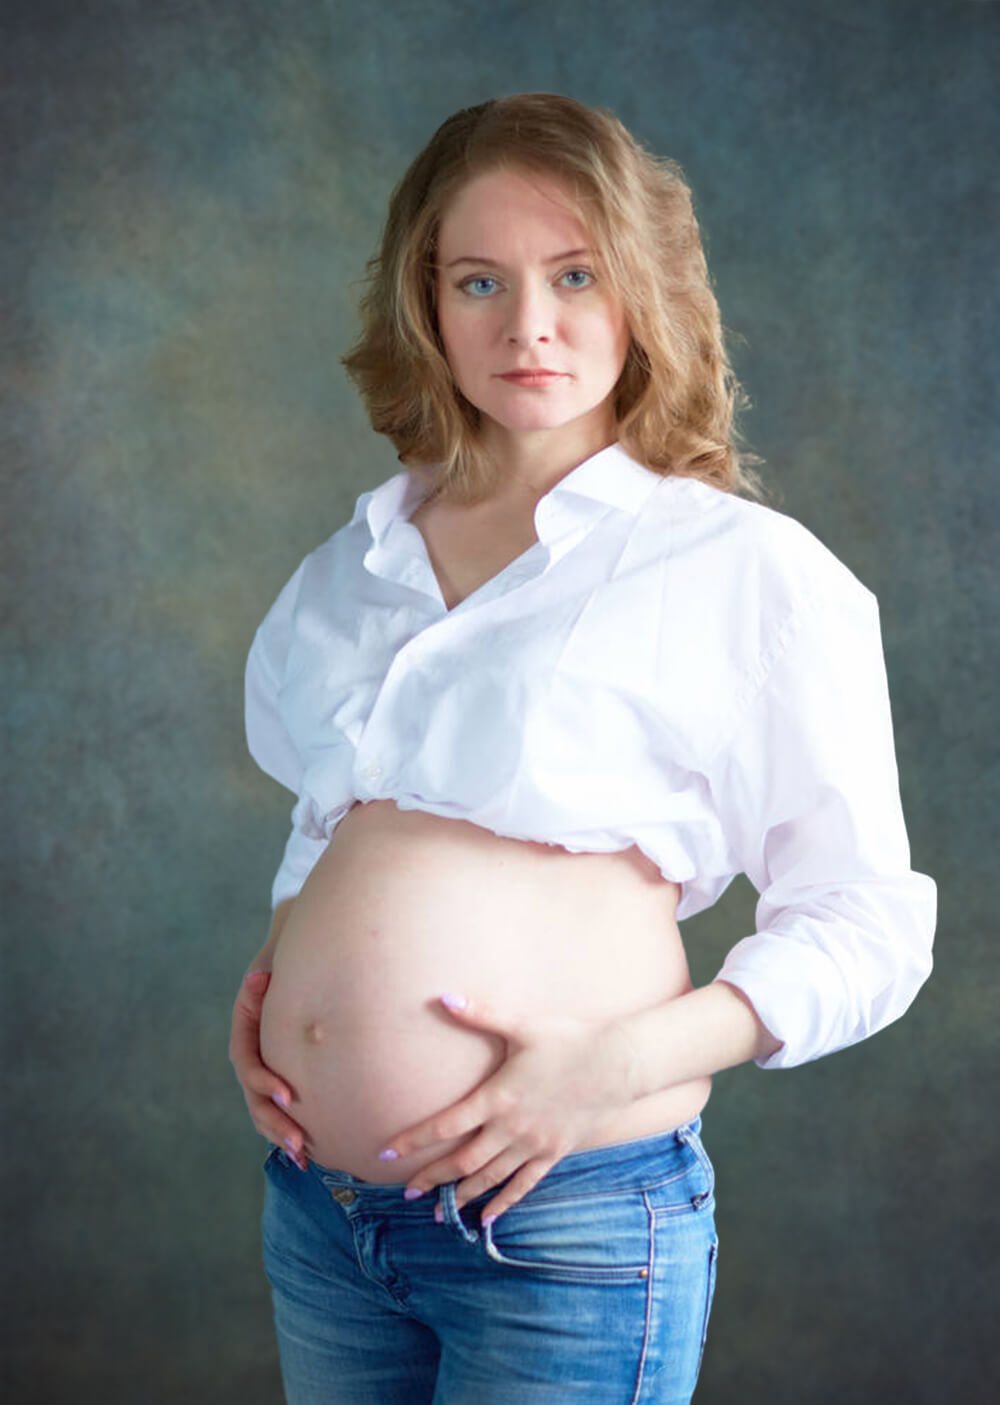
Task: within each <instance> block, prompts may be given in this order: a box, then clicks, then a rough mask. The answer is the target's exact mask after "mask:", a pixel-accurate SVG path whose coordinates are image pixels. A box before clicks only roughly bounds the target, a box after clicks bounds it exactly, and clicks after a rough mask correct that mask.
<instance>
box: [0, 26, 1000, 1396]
mask: <svg viewBox="0 0 1000 1405" xmlns="http://www.w3.org/2000/svg"><path fill="white" fill-rule="evenodd" d="M998 29H1000V6H998V5H997V4H995V3H988V2H987V0H984V2H982V3H977V2H976V0H955V2H954V3H945V0H933V2H929V0H905V3H904V2H902V0H901V3H879V0H840V3H838V4H836V5H832V4H829V3H822V4H821V3H819V0H755V3H750V0H744V2H743V3H740V0H703V2H702V3H697V0H677V3H651V0H646V2H645V3H643V2H640V3H637V4H634V5H632V6H631V7H630V8H628V9H626V10H624V11H622V10H619V9H618V8H617V7H612V6H608V5H607V4H606V3H603V0H579V3H569V0H552V3H548V4H546V5H544V6H540V5H535V4H529V3H523V2H522V0H517V2H516V3H515V0H494V3H493V4H491V5H490V6H488V7H485V8H483V9H482V10H481V11H477V10H476V9H475V8H474V7H471V6H468V5H466V4H462V3H459V0H427V3H426V4H423V5H415V4H406V3H403V0H391V2H390V3H383V4H381V5H378V6H365V5H362V4H361V3H359V0H345V3H340V4H337V3H332V0H326V3H324V0H301V3H295V4H292V3H286V4H281V3H274V0H269V3H264V0H213V3H212V4H204V3H202V4H198V3H194V0H178V3H172V4H169V5H153V4H146V5H142V4H139V3H126V2H125V0H106V3H104V4H96V3H93V0H89V2H88V0H81V2H80V3H76V4H68V3H67V4H62V5H60V4H56V3H51V0H50V3H45V0H41V3H35V4H31V5H28V4H26V3H23V0H8V3H6V4H5V5H4V6H3V10H2V16H0V114H2V115H0V121H2V133H0V136H2V146H0V150H2V153H3V155H2V160H3V172H4V174H3V177H2V194H0V198H2V202H3V219H2V222H0V240H2V262H0V272H2V278H3V302H2V308H0V313H2V315H0V337H2V343H0V352H2V372H3V376H2V385H3V394H4V397H5V402H6V403H5V406H4V408H3V410H2V413H0V435H2V452H0V464H2V472H3V477H4V489H3V503H4V506H3V516H2V533H3V539H2V542H0V547H2V550H0V570H2V572H3V578H4V595H3V601H4V609H3V617H2V618H3V665H2V668H3V672H2V677H3V684H4V692H5V709H4V716H5V742H6V746H5V749H4V752H3V764H4V795H5V804H4V807H3V809H4V843H3V846H2V883H3V888H2V893H0V898H2V913H3V927H4V935H5V951H4V957H3V962H4V970H3V982H2V989H3V996H4V1010H3V1033H4V1059H3V1085H4V1093H5V1100H6V1107H7V1115H6V1118H5V1131H6V1138H5V1142H6V1145H5V1150H4V1156H3V1176H4V1187H5V1189H4V1202H3V1203H4V1211H3V1217H4V1218H3V1239H4V1244H5V1246H6V1254H5V1263H6V1271H5V1273H4V1275H3V1278H4V1298H5V1301H4V1302H3V1304H2V1305H0V1306H2V1311H0V1321H2V1324H3V1326H2V1331H3V1333H4V1336H5V1338H6V1341H5V1343H4V1347H3V1352H2V1357H3V1367H2V1370H3V1372H4V1380H3V1381H2V1382H0V1384H3V1385H6V1386H7V1388H8V1393H7V1396H6V1398H7V1399H10V1400H17V1401H19V1402H20V1401H43V1400H44V1401H52V1400H67V1401H69V1400H74V1401H75V1400H80V1399H87V1398H96V1396H97V1395H98V1394H99V1395H100V1398H101V1399H102V1400H104V1401H107V1402H118V1401H121V1402H134V1401H136V1400H140V1399H141V1400H143V1401H144V1402H148V1405H158V1402H174V1401H176V1400H178V1399H183V1398H191V1399H198V1400H205V1401H213V1402H229V1401H232V1402H234V1403H235V1402H240V1405H257V1402H266V1401H273V1400H276V1399H277V1398H278V1382H277V1373H276V1366H275V1353H274V1347H273V1343H272V1338H271V1329H270V1318H269V1309H268V1303H267V1296H266V1285H265V1282H264V1278H263V1273H262V1271H261V1269H260V1267H259V1261H258V1243H257V1216H258V1212H259V1204H260V1197H261V1193H262V1187H261V1178H260V1172H259V1165H260V1162H261V1161H262V1160H263V1156H264V1151H265V1147H264V1144H263V1142H261V1141H260V1140H259V1139H258V1138H257V1137H256V1136H255V1134H254V1132H253V1130H252V1129H251V1127H250V1126H249V1123H248V1121H247V1119H246V1115H245V1111H244V1107H243V1103H242V1099H241V1097H240V1095H239V1091H238V1089H237V1087H236V1085H235V1083H234V1081H233V1078H232V1074H231V1071H230V1069H229V1066H228V1063H227V1061H226V1053H225V1047H226V1038H227V1032H228V1024H229V1011H230V1006H231V1002H232V998H233V995H234V992H235V989H236V986H237V983H238V981H239V977H240V974H241V972H242V970H243V968H244V966H245V964H246V961H247V959H248V958H249V956H250V955H251V954H252V953H253V952H254V951H256V949H257V948H258V946H259V945H260V943H261V941H262V939H263V935H264V932H265V929H266V925H267V899H268V887H269V883H270V878H271V873H272V870H273V868H274V867H275V865H276V863H277V859H278V855H279V852H280V848H281V845H282V843H283V840H284V835H285V827H286V821H287V814H288V810H289V808H290V803H291V802H290V797H288V796H286V795H285V794H284V793H283V792H281V791H280V790H279V788H278V787H277V786H275V785H274V784H273V783H271V782H269V781H267V780H266V779H265V778H264V777H263V776H261V775H259V774H258V773H257V772H256V771H255V769H254V767H253V765H252V763H251V762H250V761H249V759H248V758H247V756H246V754H245V751H244V743H243V737H242V730H241V729H242V719H241V685H242V667H243V660H244V656H245V652H246V649H247V647H248V645H249V642H250V638H251V636H252V633H253V630H254V628H255V626H256V624H257V622H258V621H259V619H260V617H261V615H262V614H263V612H264V610H265V608H266V607H267V606H268V605H269V604H270V602H271V600H272V598H273V596H274V594H275V593H276V591H277V589H278V587H279V586H280V584H281V583H282V582H283V581H284V580H285V578H286V577H287V575H288V574H289V573H290V572H291V570H292V569H293V567H294V566H295V565H296V564H297V562H298V561H299V559H300V557H301V556H302V555H303V554H304V553H305V552H306V551H307V550H309V549H310V548H312V547H313V546H315V545H316V544H317V543H318V542H319V541H320V540H322V539H323V538H324V537H325V536H326V535H328V534H329V532H330V531H332V530H333V529H334V527H336V526H337V525H339V524H340V523H341V522H342V521H343V520H344V519H345V517H346V516H347V515H348V514H349V512H350V509H351V506H352V504H353V500H354V497H355V495H356V494H357V493H358V492H359V491H361V490H362V489H363V488H365V487H367V486H370V485H372V484H374V483H375V482H377V481H379V480H381V479H382V478H384V477H386V476H388V474H389V473H391V472H393V471H394V470H395V467H396V463H395V459H394V456H393V452H392V449H391V446H390V445H388V444H387V443H385V442H382V441H380V440H378V439H377V438H376V437H375V436H373V435H372V434H371V432H370V430H369V429H368V427H367V424H366V421H365V418H364V414H363V411H362V408H361V406H360V403H359V402H358V401H357V400H356V398H355V396H354V393H353V391H352V390H351V388H350V387H349V385H348V383H347V381H346V379H345V378H344V376H343V373H342V370H341V368H340V367H339V365H338V362H337V358H338V356H339V355H340V354H342V353H343V352H344V351H345V350H346V349H347V347H348V345H349V344H350V342H351V340H352V339H353V336H354V333H355V320H354V317H355V313H354V308H355V305H356V300H357V294H358V280H359V279H360V278H361V276H362V274H363V268H364V261H365V259H366V258H367V257H368V255H369V254H370V253H371V252H372V251H373V248H374V245H375V241H376V238H377V235H378V231H379V227H380V222H381V219H382V217H383V214H384V210H385V205H386V200H387V197H388V194H389V191H390V189H391V187H392V185H393V184H394V183H395V181H396V180H397V179H398V178H399V176H400V175H401V174H402V171H403V170H404V168H405V166H406V164H407V162H408V161H409V159H410V158H411V157H412V156H413V155H414V154H415V152H416V150H417V149H418V148H419V146H420V145H421V144H422V143H423V142H424V141H425V140H426V139H427V137H428V136H429V135H430V133H431V131H432V130H433V129H434V127H435V126H436V125H437V124H438V123H439V122H440V121H441V120H443V118H444V117H446V116H447V115H448V114H449V113H451V112H452V111H454V110H455V109H456V108H458V107H460V106H462V105H465V104H469V103H474V102H478V101H481V100H482V99H484V98H486V97H488V96H492V95H495V94H498V93H503V92H516V91H524V90H536V89H547V90H555V91H560V92H564V93H568V94H570V95H572V96H574V97H576V98H579V99H581V100H582V101H584V102H587V103H592V104H604V105H607V106H610V107H611V108H612V109H613V110H615V111H616V112H617V113H618V114H619V115H620V116H621V117H622V118H623V120H624V121H625V122H626V123H627V124H628V125H629V126H630V127H631V128H632V130H633V131H634V132H635V133H636V134H637V135H638V136H639V137H640V138H641V139H642V140H643V141H644V142H645V143H646V144H647V145H648V146H650V147H651V148H652V149H654V150H655V151H657V152H660V153H663V154H666V155H669V156H672V157H674V158H675V159H676V160H678V161H679V162H680V163H681V165H682V167H683V168H684V170H685V172H686V174H687V176H688V178H689V180H690V181H691V183H692V185H693V188H694V191H695V196H696V201H697V209H698V212H699V216H700V219H701V221H702V225H703V229H704V234H705V238H706V243H707V248H708V254H709V260H710V265H711V267H712V269H713V272H714V277H715V280H716V286H717V291H718V295H719V299H720V302H721V305H722V309H723V317H724V320H725V323H726V325H727V327H728V328H730V329H731V332H732V334H733V338H734V353H735V357H736V361H737V365H738V370H739V373H740V374H741V376H742V378H743V380H744V381H745V383H746V385H747V387H748V389H749V391H750V394H751V396H752V398H753V401H754V404H755V408H754V411H753V412H752V413H751V414H750V415H749V416H747V417H746V419H745V421H744V426H745V431H746V434H747V437H748V439H749V442H750V445H751V446H752V447H753V448H754V449H755V450H756V451H757V452H758V453H760V454H761V455H762V456H763V457H764V458H765V459H766V460H767V465H766V470H765V471H766V473H767V475H768V478H769V480H770V481H771V482H772V483H773V484H775V485H776V487H777V488H778V490H779V491H780V493H781V499H780V502H779V505H780V506H782V507H783V509H784V510H785V511H787V512H790V513H791V514H792V515H794V516H796V517H798V518H800V519H801V520H802V521H803V522H804V523H806V525H807V526H809V527H810V528H811V529H812V530H813V531H814V532H815V533H816V534H817V535H818V536H819V537H820V538H821V539H822V540H823V541H825V542H826V543H827V544H828V545H829V546H830V547H831V548H832V549H833V550H834V551H835V552H836V553H837V555H838V556H840V557H841V558H842V559H843V560H844V561H845V562H846V563H847V564H848V565H849V566H850V567H851V568H852V569H853V570H854V571H855V573H856V574H857V575H858V576H860V578H861V579H862V580H863V581H865V583H866V584H868V585H869V586H870V587H871V588H872V589H873V590H874V591H875V592H876V594H877V595H878V597H879V600H880V602H881V607H882V621H883V630H884V635H885V645H886V658H887V665H888V671H889V677H890V684H891V688H892V696H893V707H894V717H895V724H896V735H897V745H898V756H899V765H900V774H901V786H902V793H903V800H904V806H905V809H906V814H907V818H908V823H909V828H910V834H911V842H912V849H913V860H914V865H915V867H917V868H919V869H921V870H923V871H925V872H929V873H931V874H932V875H933V876H934V877H935V878H936V879H937V880H938V883H939V885H940V926H939V935H938V946H937V969H936V971H935V974H934V976H933V977H932V980H931V982H930V984H929V985H928V986H927V987H926V989H925V991H924V992H923V994H922V995H921V996H920V998H919V1000H918V1002H917V1004H916V1006H915V1007H914V1009H913V1011H912V1012H911V1013H910V1014H909V1015H908V1016H907V1018H906V1019H905V1020H903V1021H902V1022H901V1023H899V1024H897V1025H896V1026H894V1027H893V1028H891V1029H890V1030H888V1031H886V1032H884V1033H883V1034H881V1035H879V1036H878V1037H877V1038H876V1039H874V1040H872V1041H871V1042H869V1043H867V1044H864V1045H861V1046H859V1047H857V1048H855V1049H852V1050H849V1051H847V1052H845V1053H842V1054H840V1055H837V1056H836V1057H834V1058H831V1059H827V1060H825V1061H821V1062H820V1063H817V1064H815V1065H811V1066H808V1067H805V1068H802V1069H799V1070H797V1071H794V1072H788V1073H771V1074H765V1073H761V1072H759V1071H757V1070H756V1069H754V1068H752V1067H746V1068H741V1069H738V1070H735V1071H733V1072H731V1073H728V1074H725V1075H722V1076H721V1077H720V1078H719V1079H718V1082H717V1086H716V1092H715V1094H714V1096H713V1100H712V1102H711V1104H710V1106H709V1109H708V1111H707V1114H706V1117H705V1133H704V1135H705V1141H706V1144H707V1146H708V1149H709V1151H710V1153H711V1154H712V1155H713V1156H714V1158H715V1160H716V1163H717V1167H718V1193H719V1215H718V1222H719V1229H720V1234H721V1239H722V1247H721V1253H720V1271H719V1287H718V1294H717V1298H716V1308H715V1315H714V1320H713V1324H712V1330H711V1333H710V1338H709V1346H708V1351H707V1355H706V1359H705V1367H704V1372H703V1376H702V1382H703V1383H702V1386H701V1388H700V1391H699V1397H698V1398H699V1399H700V1400H702V1401H704V1402H713V1403H714V1402H718V1405H728V1403H729V1402H733V1403H734V1405H735V1402H741V1405H742V1403H743V1402H747V1401H751V1402H754V1401H764V1400H767V1401H768V1402H769V1403H770V1405H784V1402H788V1405H802V1402H809V1405H827V1402H830V1405H833V1402H837V1405H840V1402H842V1401H844V1400H851V1401H853V1402H858V1403H859V1405H867V1402H882V1401H884V1400H885V1399H889V1398H891V1399H893V1400H898V1401H901V1402H928V1405H930V1402H933V1405H938V1402H940V1401H941V1400H947V1399H956V1400H961V1401H963V1405H975V1402H979V1401H986V1400H987V1399H992V1398H993V1397H992V1393H991V1383H992V1386H993V1388H995V1381H996V1379H997V1372H998V1361H997V1355H998V1349H997V1346H996V1341H997V1338H996V1332H995V1321H994V1318H995V1306H996V1302H997V1294H998V1281H997V1268H996V1265H997V1263H998V1261H1000V1254H998V1248H1000V1245H998V1236H997V1220H996V1212H995V1208H994V1207H995V1203H996V1197H995V1193H994V1187H995V1182H996V1165H997V1160H998V1153H1000V1134H998V1131H997V1122H996V1116H995V1110H996V1107H997V1105H998V1101H1000V1099H998V1088H997V1073H996V1070H997V1057H996V1055H997V1041H996V1038H995V1028H996V1011H997V1009H998V1005H1000V1001H998V991H997V985H998V981H997V974H996V972H997V966H996V960H995V941H996V920H995V907H996V903H995V896H994V894H995V872H996V854H997V847H998V839H1000V835H998V826H997V818H996V801H997V791H998V759H997V749H996V744H995V731H996V717H997V710H998V703H1000V698H998V690H997V687H996V679H995V659H996V657H997V646H998V638H997V635H998V630H997V625H996V621H997V603H998V602H997V596H998V593H1000V592H998V577H997V571H996V559H997V547H998V526H1000V510H998V496H997V481H996V479H997V471H996V465H997V451H998V447H1000V446H998V438H1000V435H998V424H997V414H996V391H995V387H996V385H997V382H998V371H1000V366H998V350H997V345H998V344H997V339H996V334H995V329H996V326H997V321H998V316H997V314H998V307H997V297H996V273H995V265H996V238H997V228H998V205H1000V201H998V177H997V160H996V152H997V149H998V138H1000V131H998V127H1000V123H998V112H997V99H996V80H995V75H996V72H997V71H998V60H1000V54H998V47H1000V46H998V44H997V38H998ZM753 896H754V895H753V893H752V890H750V889H749V887H748V885H747V884H746V883H745V882H741V883H738V884H736V885H734V887H733V888H732V889H731V891H730V892H729V893H728V894H727V895H726V897H725V899H724V900H723V902H722V903H721V904H720V905H719V906H718V907H717V908H716V909H715V910H714V911H713V912H711V913H709V914H706V915H704V916H702V917H700V918H698V919H695V920H694V921H692V922H691V923H689V924H687V926H686V928H685V933H686V937H687V939H688V942H689V946H690V951H691V959H692V966H693V970H694V974H695V977H696V979H698V980H706V979H709V978H710V977H711V976H712V974H713V973H714V971H715V970H716V969H717V967H718V964H719V962H720V961H721V958H722V955H723V953H724V952H725V950H726V949H727V948H728V946H729V945H730V944H731V943H732V942H733V941H735V940H736V939H737V938H738V937H739V936H741V935H743V934H744V933H745V932H746V931H748V930H749V929H750V926H751V924H752V918H753Z"/></svg>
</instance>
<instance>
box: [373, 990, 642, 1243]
mask: <svg viewBox="0 0 1000 1405" xmlns="http://www.w3.org/2000/svg"><path fill="white" fill-rule="evenodd" d="M456 998H457V999H461V998H462V997H452V996H442V997H441V1003H442V1006H443V1007H444V1008H445V1009H447V1010H449V1011H450V1013H451V1016H452V1018H453V1019H454V1020H456V1021H458V1022H459V1023H460V1024H464V1025H467V1026H469V1027H470V1028H472V1029H483V1030H488V1031H490V1032H491V1033H493V1034H499V1035H501V1036H502V1037H503V1038H504V1039H506V1041H507V1057H506V1059H505V1060H504V1062H503V1063H502V1064H501V1065H500V1067H499V1068H498V1069H497V1070H496V1072H495V1073H493V1074H491V1076H490V1077H489V1078H487V1079H485V1080H484V1082H482V1083H480V1085H479V1086H478V1087H477V1088H476V1089H474V1091H473V1092H471V1093H470V1094H469V1095H468V1096H467V1097H464V1098H463V1099H462V1100H461V1102H457V1103H453V1104H452V1105H451V1107H448V1108H445V1109H444V1110H443V1111H441V1112H438V1113H436V1114H435V1115H434V1116H433V1117H430V1118H426V1119H425V1120H424V1121H423V1122H418V1123H416V1124H414V1126H412V1127H409V1128H407V1130H406V1131H405V1132H402V1133H400V1135H399V1136H398V1137H394V1138H393V1140H392V1142H391V1145H390V1146H389V1147H387V1148H386V1149H385V1150H384V1151H382V1152H380V1153H379V1159H380V1160H393V1159H395V1158H394V1156H393V1154H392V1153H393V1152H394V1153H395V1155H396V1156H399V1157H402V1156H407V1155H408V1154H409V1153H410V1152H413V1151H418V1150H420V1149H421V1148H422V1147H427V1146H433V1145H434V1143H435V1142H441V1141H445V1140H447V1139H449V1138H455V1137H460V1136H463V1135H464V1134H466V1133H468V1132H472V1131H474V1130H475V1129H477V1128H478V1129H479V1136H477V1137H473V1138H472V1140H471V1141H468V1142H466V1143H464V1144H463V1145H462V1146H460V1147H458V1148H456V1149H455V1150H453V1151H451V1152H450V1153H449V1154H448V1155H447V1156H446V1157H443V1158H442V1159H441V1160H440V1161H432V1162H428V1164H427V1165H426V1166H424V1167H422V1168H421V1170H420V1171H419V1172H418V1173H417V1174H416V1175H415V1176H414V1177H413V1178H412V1180H410V1181H409V1182H408V1184H407V1189H408V1190H419V1191H428V1190H431V1189H432V1188H433V1187H434V1186H438V1185H442V1184H444V1183H446V1182H448V1181H456V1180H458V1178H459V1177H464V1179H462V1180H461V1181H460V1183H459V1184H457V1185H456V1187H455V1203H456V1205H457V1207H458V1208H459V1209H460V1208H461V1207H462V1206H463V1205H464V1204H466V1203H467V1202H468V1201H470V1200H474V1199H475V1198H476V1196H478V1195H482V1194H483V1193H484V1192H485V1191H488V1190H490V1189H492V1187H493V1186H495V1185H499V1184H500V1182H501V1181H505V1180H507V1178H508V1177H510V1176H513V1179H511V1180H510V1181H509V1182H508V1184H506V1185H505V1186H504V1187H503V1190H502V1191H501V1192H500V1194H499V1195H498V1196H497V1197H496V1198H495V1199H494V1200H491V1201H490V1202H489V1203H488V1204H487V1205H485V1206H484V1207H483V1210H482V1215H481V1218H482V1219H485V1218H486V1217H487V1216H492V1217H496V1216H497V1215H501V1214H503V1212H504V1210H509V1209H510V1207H511V1206H512V1205H514V1204H516V1203H517V1201H518V1200H520V1199H521V1197H522V1196H524V1195H526V1194H527V1193H528V1191H529V1190H531V1188H532V1186H534V1185H536V1184H537V1183H538V1181H540V1180H541V1179H542V1177H543V1176H544V1175H545V1173H546V1171H548V1170H549V1169H550V1167H552V1166H554V1165H555V1163H556V1162H557V1161H558V1160H559V1159H560V1158H561V1157H563V1156H566V1155H568V1154H569V1153H570V1152H571V1151H573V1150H575V1149H576V1148H577V1147H579V1146H580V1145H581V1144H582V1143H583V1142H584V1141H585V1140H586V1139H587V1138H588V1136H589V1135H590V1134H591V1133H593V1132H595V1131H597V1130H598V1128H599V1127H600V1124H601V1123H602V1122H604V1121H606V1120H607V1118H608V1117H610V1116H611V1115H612V1114H614V1113H615V1112H619V1111H621V1109H622V1108H623V1107H625V1106H627V1105H628V1104H629V1103H630V1102H631V1101H632V1098H631V1095H630V1093H629V1071H630V1049H629V1046H628V1042H627V1040H626V1039H625V1037H624V1035H623V1033H622V1030H621V1028H620V1026H619V1025H618V1024H617V1023H616V1022H615V1021H609V1022H596V1021H593V1020H583V1019H580V1018H574V1017H567V1016H560V1015H545V1016H537V1015H533V1016H532V1017H531V1019H530V1021H521V1020H518V1019H516V1018H511V1017H508V1018H502V1017H501V1015H500V1014H499V1012H495V1011H493V1010H492V1009H490V1008H489V1007H487V1006H486V1005H485V1004H481V1003H474V1002H472V1001H468V1002H467V1003H466V1004H465V1006H464V1008H458V1007H457V1006H456V1005H455V1004H453V1003H451V1002H453V1001H454V1000H455V999H456ZM514 1172H516V1173H517V1174H516V1175H514V1174H513V1173H514ZM410 1198H413V1197H410Z"/></svg>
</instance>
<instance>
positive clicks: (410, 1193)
mask: <svg viewBox="0 0 1000 1405" xmlns="http://www.w3.org/2000/svg"><path fill="white" fill-rule="evenodd" d="M423 1193H424V1192H423V1191H422V1190H421V1189H420V1188H419V1187H418V1186H415V1185H411V1186H410V1188H409V1190H404V1191H403V1199H404V1200H416V1199H417V1197H418V1196H419V1195H423Z"/></svg>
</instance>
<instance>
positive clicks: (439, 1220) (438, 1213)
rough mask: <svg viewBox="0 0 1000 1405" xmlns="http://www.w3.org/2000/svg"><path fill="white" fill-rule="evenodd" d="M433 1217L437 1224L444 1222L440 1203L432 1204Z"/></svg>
mask: <svg viewBox="0 0 1000 1405" xmlns="http://www.w3.org/2000/svg"><path fill="white" fill-rule="evenodd" d="M434 1219H435V1221H436V1222H437V1223H438V1224H444V1211H443V1210H442V1208H441V1206H440V1205H435V1206H434Z"/></svg>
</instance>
